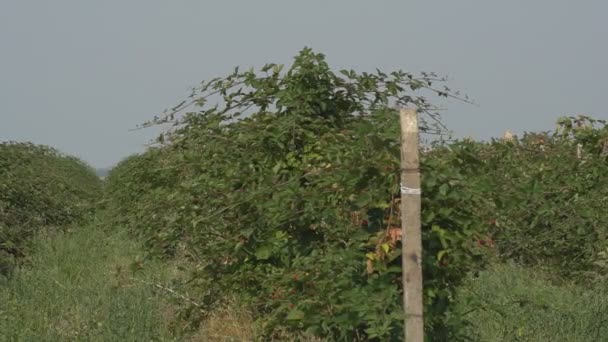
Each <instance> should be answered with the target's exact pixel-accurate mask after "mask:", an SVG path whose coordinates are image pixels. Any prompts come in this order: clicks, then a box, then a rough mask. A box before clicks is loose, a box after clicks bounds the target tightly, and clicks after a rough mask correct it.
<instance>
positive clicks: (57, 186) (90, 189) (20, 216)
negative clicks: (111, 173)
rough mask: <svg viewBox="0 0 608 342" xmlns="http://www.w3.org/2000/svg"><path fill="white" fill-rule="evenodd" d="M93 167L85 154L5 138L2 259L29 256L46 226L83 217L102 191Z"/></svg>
mask: <svg viewBox="0 0 608 342" xmlns="http://www.w3.org/2000/svg"><path fill="white" fill-rule="evenodd" d="M100 185H101V184H100V181H99V179H98V178H97V176H95V173H94V172H93V170H92V169H91V168H90V167H88V166H87V165H85V164H84V163H83V162H81V161H80V160H78V159H76V158H73V157H70V156H65V155H63V154H60V153H59V152H57V151H56V150H54V149H52V148H49V147H45V146H38V145H33V144H30V143H14V142H5V143H1V144H0V264H1V265H3V266H2V267H0V268H3V269H4V271H8V268H9V266H10V259H12V258H13V257H15V256H16V257H19V256H23V255H24V254H25V251H24V247H25V246H26V242H27V241H28V239H29V238H30V237H31V236H32V235H33V234H35V233H36V232H37V231H38V230H40V229H41V228H43V227H47V228H50V229H53V228H56V227H61V226H64V225H66V224H68V223H71V222H75V221H76V220H79V219H81V218H83V217H84V216H85V215H86V214H87V213H88V212H90V210H91V204H92V203H93V201H95V200H96V199H98V196H99V195H100V192H101V186H100Z"/></svg>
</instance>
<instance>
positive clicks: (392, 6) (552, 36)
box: [0, 0, 608, 167]
mask: <svg viewBox="0 0 608 342" xmlns="http://www.w3.org/2000/svg"><path fill="white" fill-rule="evenodd" d="M607 15H608V2H606V1H600V0H597V1H585V0H582V1H572V0H535V1H530V0H527V1H524V0H516V1H514V0H511V1H504V0H502V1H497V0H495V1H494V0H485V1H480V0H478V1H473V0H460V1H432V0H420V1H412V0H409V1H408V0H400V1H370V0H343V1H338V0H332V1H328V0H324V1H323V0H312V1H311V0H307V1H303V0H300V1H291V0H273V1H270V0H259V1H251V0H249V1H244V0H242V1H227V0H224V1H202V0H198V1H195V0H172V1H167V0H129V1H125V0H121V1H119V0H103V1H101V0H99V1H84V0H72V1H66V0H54V1H48V0H38V1H33V0H0V140H18V141H24V140H28V141H33V142H35V143H40V144H47V145H51V146H54V147H56V148H59V149H60V150H62V151H63V152H66V153H70V154H73V155H76V156H78V157H80V158H82V159H84V160H85V161H87V162H89V163H91V164H92V165H93V166H95V167H106V166H111V165H113V164H114V163H116V162H117V161H119V160H120V159H122V158H124V157H125V156H127V155H129V154H132V153H134V152H139V151H142V149H143V148H144V144H146V143H147V142H149V141H150V139H152V138H153V137H154V136H155V135H156V132H155V131H153V130H144V131H137V132H129V129H130V128H133V127H135V126H136V125H137V124H140V123H142V122H144V121H146V120H147V119H150V118H151V117H153V116H154V115H155V114H157V113H159V112H161V111H162V110H163V109H165V108H167V107H171V106H173V105H175V104H177V103H178V102H179V101H180V100H181V99H182V98H183V97H184V96H186V95H188V89H189V88H190V87H191V86H195V85H197V84H198V83H199V82H200V81H202V80H205V79H209V78H212V77H215V76H222V75H225V74H227V73H229V72H230V71H232V70H233V68H234V66H237V65H240V66H243V67H248V66H261V65H263V64H264V63H266V62H277V63H287V64H289V63H290V62H291V59H292V57H293V56H295V55H296V54H297V53H298V51H299V50H301V49H302V48H303V47H304V46H309V47H312V48H313V49H314V50H315V51H317V52H322V53H324V54H326V55H327V58H328V61H329V63H330V64H331V65H332V67H334V68H335V69H342V68H354V69H358V70H370V69H373V68H376V67H378V68H380V69H382V70H385V71H392V70H394V69H403V70H405V71H412V72H418V71H435V72H437V73H439V74H441V75H444V76H447V77H449V78H450V81H449V85H450V86H451V87H452V88H457V89H460V90H462V91H463V92H465V93H467V94H468V95H470V96H471V97H472V98H473V99H474V100H475V101H476V102H477V103H478V105H479V106H471V105H467V104H464V103H458V102H454V101H449V102H445V101H440V103H441V104H443V105H445V106H447V108H448V110H447V111H445V112H443V116H444V120H445V122H446V123H447V126H448V127H449V128H450V129H452V130H453V131H454V132H455V133H456V135H457V136H473V137H476V138H487V137H490V136H498V135H501V134H502V132H503V131H504V130H506V129H510V130H512V131H514V132H516V133H521V132H522V131H536V130H551V129H553V128H554V123H555V120H556V118H557V117H559V116H562V115H566V114H573V115H574V114H581V113H585V114H588V115H592V116H594V117H597V118H604V119H608V113H607V112H608V111H606V103H604V100H605V97H606V91H607V90H608V87H607V86H606V85H605V82H606V81H608V66H607V65H606V63H607V61H608V43H607V42H608V20H607V19H606V18H607Z"/></svg>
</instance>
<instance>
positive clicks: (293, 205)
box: [108, 50, 488, 341]
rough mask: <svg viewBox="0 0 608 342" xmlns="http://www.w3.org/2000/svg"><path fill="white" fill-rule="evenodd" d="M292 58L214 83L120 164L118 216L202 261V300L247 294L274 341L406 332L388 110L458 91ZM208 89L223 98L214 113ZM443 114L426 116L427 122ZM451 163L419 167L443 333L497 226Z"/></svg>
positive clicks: (434, 299)
mask: <svg viewBox="0 0 608 342" xmlns="http://www.w3.org/2000/svg"><path fill="white" fill-rule="evenodd" d="M281 68H282V67H281V66H278V65H274V64H271V65H268V66H266V67H265V68H263V70H262V73H263V74H262V75H259V74H256V73H255V72H254V71H248V72H244V73H240V72H239V71H238V70H236V71H235V73H233V74H232V75H230V76H228V77H226V78H223V79H216V80H213V81H211V82H209V83H204V84H203V85H202V87H201V90H200V91H201V94H199V95H194V94H193V96H192V98H193V102H192V103H196V104H198V105H200V106H203V109H202V110H201V111H200V112H190V113H186V114H185V115H184V116H182V117H181V118H179V120H176V121H175V125H176V127H175V129H174V130H172V131H171V132H170V133H167V134H165V135H163V136H161V138H160V140H161V142H163V144H162V145H161V146H160V147H159V148H155V149H152V150H150V151H148V152H146V153H144V154H143V155H140V156H134V157H131V158H129V159H128V160H126V161H124V162H123V163H121V164H120V165H118V166H117V167H116V168H115V169H114V170H113V171H112V172H111V174H110V176H109V182H108V200H109V201H110V204H109V205H110V207H111V208H113V209H111V210H110V212H111V214H110V215H108V216H109V217H114V218H118V220H119V221H117V223H120V224H122V225H125V226H127V227H128V228H129V229H130V230H131V231H132V232H134V233H135V234H137V235H139V236H141V237H143V238H145V239H146V241H147V245H148V246H149V247H150V250H151V251H153V252H156V253H157V254H159V255H164V256H175V255H178V254H179V255H181V256H186V257H187V258H189V259H190V261H192V262H194V263H196V264H197V266H196V268H195V270H194V272H193V277H192V279H191V281H190V283H191V284H197V285H195V287H198V288H199V290H200V291H199V295H198V297H197V300H198V301H199V302H200V303H201V305H204V306H205V307H208V308H209V307H212V306H213V305H214V304H215V303H217V300H218V299H220V298H223V297H225V296H227V295H230V296H237V297H238V298H240V299H241V300H242V302H243V303H245V304H246V305H248V306H249V307H250V308H251V309H252V310H253V312H254V313H255V314H256V316H257V317H259V320H258V322H259V323H260V325H261V326H262V328H263V329H262V331H263V332H264V334H265V337H266V338H271V337H273V333H274V332H276V331H278V330H285V329H287V330H308V331H309V332H311V333H314V334H316V335H319V336H325V337H329V338H331V339H333V340H348V341H352V340H368V339H374V338H376V339H381V340H386V339H400V337H401V335H402V332H401V329H402V321H403V317H402V314H401V311H402V310H401V309H400V306H401V302H402V301H401V299H400V292H401V289H400V277H401V273H400V272H401V271H400V266H399V264H400V258H398V256H399V255H400V243H399V241H397V239H396V238H395V236H394V235H393V234H389V233H391V232H394V231H395V230H394V229H395V227H399V225H400V223H399V214H398V210H399V205H398V198H399V196H398V189H399V181H398V179H399V136H398V134H399V126H398V120H397V115H396V112H395V110H394V109H392V105H393V104H394V103H397V104H401V105H405V104H409V103H415V104H416V105H417V106H418V107H419V108H421V111H427V110H429V109H430V105H429V104H428V102H427V101H426V99H425V98H424V97H422V96H417V97H414V96H411V95H409V93H408V92H407V91H406V89H407V90H410V91H411V90H422V91H424V90H427V91H428V90H430V91H434V92H436V93H438V94H439V95H441V96H449V93H448V91H449V90H446V89H444V88H442V89H443V90H441V91H439V90H433V88H432V87H433V83H434V82H435V78H436V77H435V76H434V75H426V74H425V75H423V76H422V77H420V78H416V77H413V76H412V75H410V74H407V73H404V72H394V73H391V74H390V75H389V74H384V73H382V72H380V71H378V73H376V74H367V73H362V74H357V73H355V72H354V71H343V72H342V76H338V75H336V74H334V73H333V72H332V71H331V70H330V69H329V67H328V65H327V64H326V62H325V60H324V58H323V56H322V55H320V54H315V53H313V52H312V51H310V50H304V51H302V53H301V54H300V55H299V56H297V57H296V59H295V61H294V64H293V65H292V66H291V68H290V69H289V70H288V71H287V72H283V71H282V69H281ZM213 96H217V100H218V102H219V105H217V106H214V107H211V108H208V109H205V107H204V105H205V102H206V101H207V99H211V98H213ZM182 106H184V105H182ZM180 109H181V107H179V108H176V109H175V110H180ZM173 116H174V114H173V113H168V115H167V117H166V118H169V119H172V117H173ZM166 118H165V119H166ZM424 118H426V119H427V120H426V121H425V120H424ZM433 118H435V117H434V116H432V115H431V116H426V117H423V120H422V129H423V130H424V131H431V130H432V129H433V120H432V119H433ZM166 121H167V120H163V119H162V118H160V119H158V120H156V121H155V122H154V123H162V122H166ZM463 153H465V152H464V151H463ZM454 163H456V164H458V163H460V161H459V160H458V159H457V158H456V157H453V158H444V159H441V160H440V159H432V160H426V159H424V160H423V172H424V174H431V175H433V176H432V177H431V176H428V177H427V176H425V177H424V191H425V194H426V197H425V199H424V203H423V206H424V218H423V222H424V245H425V246H424V248H425V252H426V253H425V257H424V260H423V263H424V269H425V284H426V288H427V289H428V290H427V291H426V292H425V297H426V314H427V321H426V322H427V325H428V327H429V331H431V332H433V334H435V335H437V336H438V335H439V334H448V333H449V332H448V331H445V330H444V329H443V328H442V327H444V326H445V324H444V323H445V322H444V318H443V317H444V314H445V311H446V308H447V305H448V303H449V302H450V300H451V293H452V290H451V289H452V288H453V286H455V285H456V284H457V283H458V281H459V279H460V278H461V277H462V276H463V275H464V274H465V273H466V271H467V270H469V269H470V268H471V267H472V266H473V265H477V264H479V263H483V262H484V260H483V258H482V257H481V255H482V252H481V249H479V248H478V247H477V246H476V245H475V244H474V242H473V239H474V236H476V235H479V234H483V232H484V231H485V230H486V225H484V224H483V223H482V221H480V220H478V219H477V217H479V216H480V215H482V214H481V209H480V208H485V207H486V206H487V205H488V204H486V203H485V202H486V200H485V198H484V197H483V196H482V194H481V193H478V192H476V191H475V189H474V188H471V187H470V184H466V183H465V182H464V180H465V177H464V174H463V173H462V172H461V170H459V169H458V168H455V167H453V164H454ZM478 211H479V212H480V213H477V212H478ZM472 250H475V252H472ZM448 260H449V262H448ZM192 309H195V308H192ZM189 312H190V313H191V317H190V318H191V319H194V320H196V319H197V318H202V317H198V316H197V315H198V311H197V310H190V311H189ZM446 336H447V335H446ZM274 337H276V336H274ZM446 338H447V337H446Z"/></svg>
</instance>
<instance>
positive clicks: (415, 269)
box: [400, 108, 424, 342]
mask: <svg viewBox="0 0 608 342" xmlns="http://www.w3.org/2000/svg"><path fill="white" fill-rule="evenodd" d="M400 121H401V229H402V240H401V242H402V249H403V251H402V261H403V270H402V271H403V307H404V310H405V341H406V342H423V340H424V320H423V316H422V314H423V306H422V305H423V304H422V234H421V231H420V226H421V222H420V211H421V203H420V195H421V192H420V160H419V156H418V112H417V111H416V109H411V108H406V109H403V108H402V109H401V110H400Z"/></svg>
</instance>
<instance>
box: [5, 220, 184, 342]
mask: <svg viewBox="0 0 608 342" xmlns="http://www.w3.org/2000/svg"><path fill="white" fill-rule="evenodd" d="M139 252H140V248H139V246H138V245H136V244H134V243H133V242H132V240H130V239H128V238H126V236H124V234H123V233H120V232H113V233H106V232H104V231H103V230H101V229H99V228H98V227H96V226H94V225H89V226H86V227H83V228H78V229H75V230H74V231H72V232H70V231H68V232H66V233H57V234H56V236H53V237H52V238H49V237H48V236H43V235H39V236H37V237H36V238H35V240H34V253H33V254H32V256H31V258H30V260H28V265H27V266H26V267H25V268H22V269H20V270H18V271H16V272H15V274H14V275H13V276H12V277H11V278H10V279H6V278H4V279H0V332H1V333H0V340H1V341H167V340H172V337H171V335H170V332H169V327H168V324H167V323H166V322H167V321H169V320H170V318H169V317H164V315H165V314H167V315H169V314H170V307H168V306H167V305H166V304H165V303H164V301H163V299H162V297H163V296H165V294H164V293H157V292H156V291H157V290H158V289H155V288H154V286H150V285H149V284H146V283H144V282H142V281H136V280H134V279H135V278H139V279H141V280H143V281H145V282H148V283H162V282H163V280H164V277H165V276H166V275H167V272H168V267H167V265H166V264H164V265H162V264H160V263H155V262H150V263H146V264H145V265H143V266H144V267H143V269H142V270H140V271H139V272H138V273H137V275H136V276H134V275H133V273H132V270H131V269H132V268H133V267H132V265H139V266H142V264H141V263H138V262H136V263H135V264H134V263H133V262H134V261H136V260H137V259H138V253H139Z"/></svg>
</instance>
